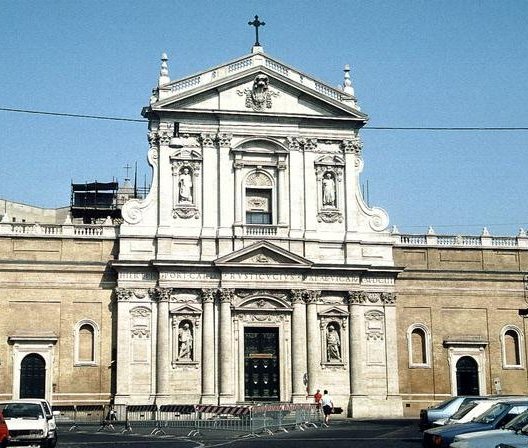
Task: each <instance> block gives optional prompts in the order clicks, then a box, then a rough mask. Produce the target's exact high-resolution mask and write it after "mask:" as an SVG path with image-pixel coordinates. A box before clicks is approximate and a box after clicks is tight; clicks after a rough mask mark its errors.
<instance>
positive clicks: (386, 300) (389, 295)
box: [380, 292, 396, 305]
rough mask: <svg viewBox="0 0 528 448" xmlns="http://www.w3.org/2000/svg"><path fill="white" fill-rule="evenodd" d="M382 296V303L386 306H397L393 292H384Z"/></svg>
mask: <svg viewBox="0 0 528 448" xmlns="http://www.w3.org/2000/svg"><path fill="white" fill-rule="evenodd" d="M380 296H381V302H382V303H383V304H384V305H394V304H396V294H394V293H393V292H382V293H381V294H380Z"/></svg>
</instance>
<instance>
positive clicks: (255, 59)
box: [165, 53, 354, 104]
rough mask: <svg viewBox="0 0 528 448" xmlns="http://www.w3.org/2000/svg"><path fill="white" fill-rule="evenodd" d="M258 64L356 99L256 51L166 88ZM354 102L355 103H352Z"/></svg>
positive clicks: (186, 86)
mask: <svg viewBox="0 0 528 448" xmlns="http://www.w3.org/2000/svg"><path fill="white" fill-rule="evenodd" d="M257 65H264V66H265V67H267V68H268V69H270V70H272V71H274V72H277V73H279V74H280V75H282V76H284V77H286V78H290V79H292V80H293V81H296V82H298V83H300V84H303V85H305V86H307V87H309V88H311V89H313V90H316V91H317V92H319V93H321V94H323V95H325V96H328V97H330V98H333V99H334V100H337V101H350V100H354V97H353V96H352V95H350V94H348V93H345V92H343V91H341V90H339V89H336V88H333V87H329V86H328V85H326V84H325V83H323V82H321V81H318V80H317V79H315V78H313V77H311V76H309V75H307V74H305V73H301V72H300V71H297V70H295V69H294V68H292V67H289V66H286V65H284V64H281V63H280V62H278V61H276V60H274V59H271V58H270V57H269V56H267V55H264V54H262V53H255V54H251V55H248V56H247V57H246V58H243V59H240V60H236V61H234V62H231V63H228V64H226V65H223V66H218V67H214V68H212V69H210V70H208V71H206V72H204V73H201V74H199V75H191V76H188V77H186V78H183V79H179V80H177V81H173V82H171V83H169V84H167V86H165V88H167V89H169V90H170V91H171V92H174V93H182V92H185V91H187V90H191V89H194V88H196V87H199V86H202V85H205V84H208V83H210V82H213V81H217V80H218V79H220V78H224V77H227V76H230V75H232V74H234V73H236V72H238V71H241V70H244V69H246V68H249V67H254V66H257ZM352 104H353V103H352Z"/></svg>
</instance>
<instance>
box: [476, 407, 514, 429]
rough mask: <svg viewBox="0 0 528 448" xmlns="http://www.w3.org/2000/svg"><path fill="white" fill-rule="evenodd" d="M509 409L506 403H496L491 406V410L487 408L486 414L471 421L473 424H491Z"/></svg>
mask: <svg viewBox="0 0 528 448" xmlns="http://www.w3.org/2000/svg"><path fill="white" fill-rule="evenodd" d="M509 407H510V405H509V404H507V403H497V404H495V405H493V406H492V407H491V408H489V409H488V410H487V411H486V412H484V413H483V414H480V415H479V416H478V417H476V418H475V419H473V421H474V422H477V423H487V424H489V423H492V422H493V421H495V419H496V418H497V417H498V416H499V415H501V414H502V413H503V412H504V411H505V410H506V409H508V408H509Z"/></svg>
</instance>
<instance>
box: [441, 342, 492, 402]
mask: <svg viewBox="0 0 528 448" xmlns="http://www.w3.org/2000/svg"><path fill="white" fill-rule="evenodd" d="M484 347H485V345H484V344H479V345H478V346H475V345H473V346H471V345H469V344H468V345H457V346H451V347H449V350H448V363H449V369H450V378H451V395H453V396H456V395H457V392H458V387H457V362H458V361H459V359H460V358H463V357H465V356H469V357H470V358H473V359H474V360H475V361H476V363H477V368H478V372H477V375H478V381H479V395H486V394H487V393H486V390H487V384H486V375H485V372H486V351H485V349H484Z"/></svg>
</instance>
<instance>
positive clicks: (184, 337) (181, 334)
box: [178, 322, 193, 361]
mask: <svg viewBox="0 0 528 448" xmlns="http://www.w3.org/2000/svg"><path fill="white" fill-rule="evenodd" d="M178 346H179V347H178V361H181V360H188V361H190V360H191V359H192V347H193V335H192V330H191V327H190V325H189V324H188V323H187V322H185V323H184V324H183V325H180V329H179V330H178Z"/></svg>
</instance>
